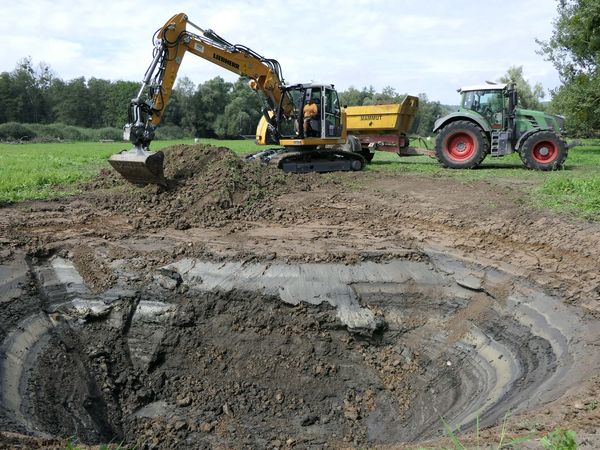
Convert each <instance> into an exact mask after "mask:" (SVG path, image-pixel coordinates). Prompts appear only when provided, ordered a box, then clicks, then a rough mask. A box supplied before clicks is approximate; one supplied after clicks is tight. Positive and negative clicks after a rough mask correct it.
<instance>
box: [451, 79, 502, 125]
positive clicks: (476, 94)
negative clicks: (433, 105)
mask: <svg viewBox="0 0 600 450" xmlns="http://www.w3.org/2000/svg"><path fill="white" fill-rule="evenodd" d="M506 86H507V85H506V84H483V85H478V86H469V87H465V88H461V89H459V90H458V92H459V93H460V94H461V104H460V109H459V111H473V112H475V113H478V114H480V115H481V116H482V117H483V118H484V119H485V121H486V122H487V123H488V124H489V126H490V127H491V128H492V129H494V130H501V129H506V128H507V125H508V124H507V120H508V111H510V109H511V108H510V107H509V91H508V90H507V89H506Z"/></svg>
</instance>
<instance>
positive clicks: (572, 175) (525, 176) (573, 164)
mask: <svg viewBox="0 0 600 450" xmlns="http://www.w3.org/2000/svg"><path fill="white" fill-rule="evenodd" d="M368 170H369V171H372V172H384V173H398V174H405V173H417V174H425V175H431V176H435V177H436V178H439V177H445V178H455V179H459V180H462V181H465V182H468V181H471V180H488V181H490V182H492V183H495V184H497V185H498V189H503V188H505V187H506V186H507V185H511V184H514V185H517V184H518V185H519V186H520V187H521V188H523V189H526V190H528V191H529V195H528V198H529V201H530V203H531V204H533V205H535V206H537V207H540V208H547V209H552V210H555V211H559V212H563V213H570V214H574V215H577V216H580V217H583V218H586V219H590V220H600V142H597V141H585V142H584V145H581V146H577V147H574V148H572V149H571V150H570V151H569V156H568V158H567V161H566V163H565V165H564V168H563V169H562V170H558V171H553V172H538V171H532V170H528V169H526V168H525V167H524V166H523V163H522V162H521V159H520V158H519V155H517V154H512V155H509V156H505V157H502V158H490V157H487V158H486V159H485V160H484V162H483V164H481V166H480V167H478V168H477V169H473V170H451V169H444V168H443V167H441V166H440V165H439V164H438V162H437V160H436V159H435V158H430V157H427V156H409V157H398V156H397V155H396V154H394V153H386V152H378V153H376V155H375V158H374V159H373V162H372V163H371V164H370V165H369V168H368Z"/></svg>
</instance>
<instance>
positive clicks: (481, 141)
mask: <svg viewBox="0 0 600 450" xmlns="http://www.w3.org/2000/svg"><path fill="white" fill-rule="evenodd" d="M489 145H490V144H489V141H488V138H487V136H486V135H485V133H484V132H483V130H482V129H481V128H480V127H479V126H478V125H476V124H474V123H473V122H468V121H466V120H458V121H456V122H452V123H449V124H448V125H446V126H445V127H444V128H442V129H441V130H440V132H439V133H438V135H437V139H436V141H435V156H436V157H437V160H438V161H439V162H440V164H442V165H443V166H444V167H449V168H451V169H472V168H474V167H477V166H478V165H479V164H481V161H483V158H485V155H487V153H488V151H489Z"/></svg>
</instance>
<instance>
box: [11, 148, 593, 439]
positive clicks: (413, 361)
mask: <svg viewBox="0 0 600 450" xmlns="http://www.w3.org/2000/svg"><path fill="white" fill-rule="evenodd" d="M165 153H166V168H167V170H166V175H167V177H168V178H169V185H168V187H167V188H158V187H156V186H147V187H144V188H138V187H134V186H131V185H128V184H126V183H125V182H124V181H123V180H121V179H120V178H118V176H116V175H115V174H114V173H112V172H105V173H102V174H101V175H100V177H99V178H98V179H97V180H95V181H93V182H91V183H88V184H87V185H86V186H85V192H84V193H82V194H81V195H78V196H77V197H72V198H68V199H61V200H56V201H46V202H39V201H36V202H25V203H21V204H17V205H9V206H4V207H2V208H1V209H0V236H1V237H0V302H1V308H0V323H1V324H2V327H1V328H0V330H1V331H0V339H1V342H2V344H1V345H2V346H1V351H2V353H1V354H0V356H1V357H2V361H1V362H2V368H1V369H0V379H1V380H2V385H1V386H0V388H1V391H2V405H1V410H0V431H2V434H0V447H1V446H2V445H4V446H5V447H6V448H14V447H16V446H18V445H22V446H24V447H29V448H31V447H35V446H38V447H40V448H44V447H48V448H52V447H53V446H56V445H58V446H59V448H60V446H61V445H63V444H62V443H64V442H65V441H63V440H62V439H66V438H68V437H70V436H78V438H79V439H80V440H81V441H82V442H84V443H87V444H98V443H106V442H121V441H123V442H125V443H127V444H129V445H137V446H138V447H136V448H181V447H182V446H183V447H186V448H187V447H190V446H191V447H190V448H213V447H219V446H221V447H223V448H244V447H246V448H248V447H250V448H322V447H323V446H325V445H327V446H330V447H360V448H364V447H373V446H391V447H403V446H410V445H430V446H434V445H438V444H440V443H443V441H439V440H436V439H442V438H443V435H444V426H443V424H441V423H439V420H437V419H438V418H439V416H436V417H435V419H436V420H435V421H429V422H428V421H423V419H422V418H423V417H428V418H431V417H433V416H434V415H435V414H436V411H438V413H439V408H442V410H443V411H444V412H445V413H447V414H448V416H449V417H450V419H452V418H454V419H456V421H457V424H458V423H463V424H467V425H468V426H467V428H468V427H469V426H470V427H471V429H472V428H473V424H474V417H472V416H470V415H469V414H466V413H465V414H462V413H461V412H460V411H463V412H464V411H470V410H471V409H469V408H470V407H468V401H467V400H464V399H467V398H468V397H469V396H471V397H470V398H472V399H476V398H479V397H478V394H477V393H476V392H475V391H473V392H472V393H471V394H469V395H467V394H468V392H467V391H468V390H463V394H461V395H462V397H461V395H459V394H457V395H458V396H454V397H452V396H447V397H444V396H443V395H442V394H440V393H439V392H438V393H437V394H436V396H432V397H427V401H424V397H423V393H424V392H429V390H431V389H434V387H435V386H438V387H440V386H443V385H444V383H446V382H447V383H448V386H449V387H451V385H452V383H451V380H455V381H456V382H457V383H458V384H459V385H461V386H468V385H469V383H471V385H472V386H483V384H481V383H479V382H478V381H473V380H475V379H484V378H485V375H484V374H483V372H485V371H486V370H488V369H487V367H488V362H489V361H488V362H486V361H484V360H483V359H482V358H480V360H477V359H472V360H471V359H469V358H470V356H469V355H470V353H469V351H468V349H467V347H468V346H469V345H470V346H471V347H472V348H478V349H482V348H486V347H485V345H483V344H482V343H488V344H489V342H493V343H497V342H500V343H502V345H506V348H507V349H508V350H506V351H505V352H504V353H502V352H500V353H498V354H494V355H495V356H494V360H495V361H500V362H495V363H494V364H491V365H489V367H493V370H492V369H490V370H491V372H490V371H488V372H486V373H493V374H494V377H496V379H497V380H498V379H501V376H500V374H502V373H504V372H503V371H502V370H503V369H499V368H501V367H503V366H502V364H501V363H502V361H503V360H504V361H506V360H508V361H517V363H515V365H514V367H517V368H516V369H515V368H514V367H513V366H511V365H510V364H512V363H510V364H508V363H507V364H508V365H507V366H506V367H508V368H507V369H506V370H507V372H506V373H510V374H515V373H517V372H518V373H521V376H520V377H512V375H511V376H508V378H506V379H505V380H504V382H492V381H489V382H486V383H487V384H485V383H484V384H485V385H486V386H488V387H489V386H498V388H497V389H499V390H494V389H496V388H489V389H490V390H489V393H491V394H490V395H491V396H492V397H493V395H496V397H497V401H494V402H492V403H493V404H492V403H489V404H488V403H485V402H484V403H483V404H482V405H483V406H484V407H485V408H486V410H485V411H483V413H482V416H481V419H482V421H485V427H486V429H485V430H482V431H481V434H482V436H483V439H487V442H489V443H493V442H494V439H497V437H498V436H499V434H500V432H499V431H498V428H494V427H500V426H501V423H500V422H501V421H502V417H503V416H504V415H505V414H506V413H508V412H511V411H514V413H513V415H512V416H511V417H510V420H509V421H508V425H507V427H508V430H509V432H510V433H512V434H513V435H530V436H532V439H535V438H536V437H539V436H541V435H542V434H544V433H546V432H548V431H551V430H553V429H555V428H557V427H559V426H560V427H562V428H571V429H574V430H575V431H576V432H577V433H578V440H579V444H580V447H581V448H597V447H598V446H600V437H599V436H598V434H597V431H598V429H599V425H600V417H599V414H600V413H599V411H600V408H598V402H599V401H600V399H599V398H598V392H600V389H599V388H600V382H599V380H598V378H597V376H596V374H597V373H598V368H599V366H600V364H599V363H598V360H597V355H596V353H597V344H596V343H597V337H598V318H599V317H600V225H598V224H597V223H589V222H585V221H582V220H579V219H576V218H571V217H566V216H561V215H556V214H551V213H548V212H544V211H540V210H536V209H533V208H532V207H530V206H527V205H529V203H528V202H527V201H526V200H527V197H528V196H529V195H531V194H530V192H531V189H530V186H529V185H528V184H527V183H526V182H520V184H510V185H509V184H506V185H504V184H503V183H502V182H501V181H494V182H488V181H485V180H481V181H468V182H465V181H460V180H457V179H454V178H449V177H448V178H447V177H436V178H434V177H429V176H427V175H415V174H398V173H396V174H382V173H381V172H379V173H374V172H369V171H366V172H359V173H338V174H326V175H316V174H305V175H301V174H284V173H282V172H279V171H278V170H277V169H274V168H272V167H264V166H261V165H259V164H255V163H242V162H241V161H240V160H239V159H238V158H237V157H236V156H235V155H233V153H232V152H230V151H229V150H227V149H222V148H220V149H216V148H211V147H206V146H176V147H172V148H170V149H166V150H165ZM189 261H196V262H198V264H200V262H207V264H208V263H210V264H213V265H214V267H215V268H214V269H212V272H211V274H216V273H217V274H218V273H223V274H224V275H223V277H222V279H221V282H220V283H221V285H220V286H219V288H211V289H206V286H207V285H208V284H209V279H208V278H207V276H206V275H201V274H200V275H199V274H195V272H194V271H193V270H187V269H186V270H187V271H186V270H183V269H182V268H184V267H188V266H187V265H186V264H189ZM396 261H400V262H401V263H402V264H407V266H406V267H407V269H406V270H407V272H406V273H407V274H408V275H406V278H405V279H402V280H396V279H394V280H393V282H391V281H389V280H387V281H386V280H383V281H381V280H380V281H377V280H374V279H373V278H371V279H365V280H362V281H360V282H355V281H353V282H351V283H349V284H348V286H350V288H351V292H352V293H353V294H352V295H355V296H356V299H357V300H356V301H357V302H358V303H357V305H358V306H359V307H360V308H362V309H361V311H364V312H365V314H367V316H368V319H369V321H370V322H369V323H370V324H373V325H372V326H371V327H366V328H364V327H363V328H360V327H353V326H352V324H351V323H350V322H349V321H345V319H344V315H343V314H341V313H340V311H341V309H340V308H341V307H340V304H338V303H336V301H334V300H333V299H332V298H333V297H332V295H333V296H334V297H335V296H336V295H340V294H339V291H335V294H331V293H330V292H329V291H325V293H321V294H319V300H318V301H316V300H315V298H316V297H313V299H312V300H311V299H305V300H302V301H300V302H298V303H296V304H294V303H293V302H289V301H285V299H286V298H288V296H289V295H290V294H289V292H288V293H286V295H283V294H281V292H279V293H278V291H277V290H276V289H275V290H271V291H268V290H267V291H261V290H260V289H258V288H256V289H244V286H245V285H246V286H248V285H249V284H248V282H247V280H246V281H244V280H242V281H239V283H241V284H239V285H238V284H235V283H238V281H235V280H234V276H233V275H231V274H228V273H225V272H222V271H224V270H227V268H228V267H230V266H228V264H239V265H240V269H239V270H237V272H234V273H242V272H243V273H249V272H252V271H253V270H255V269H254V268H255V267H257V268H258V267H260V268H261V269H260V272H261V273H262V274H263V275H264V274H269V273H272V272H270V271H273V270H274V268H277V267H284V268H289V267H293V268H297V267H303V266H302V264H309V265H311V264H313V265H314V264H320V265H323V267H325V266H326V265H327V264H330V265H331V264H334V263H335V264H339V265H340V266H339V267H350V268H358V267H362V266H361V264H367V263H368V264H382V265H386V266H385V267H391V266H390V264H392V263H394V262H396ZM411 264H413V265H414V266H411ZM417 265H418V267H421V266H422V267H426V268H428V269H427V270H429V271H430V272H431V273H432V274H433V275H432V276H434V277H438V278H439V280H441V281H439V282H438V281H436V282H435V283H433V284H432V283H429V284H428V281H427V280H428V279H429V278H428V276H427V275H420V274H421V272H419V271H418V270H417V269H414V270H417V271H416V272H415V271H413V272H410V270H409V269H408V268H409V267H417ZM211 267H212V266H211ZM311 267H312V266H311ZM336 267H337V266H336ZM378 267H379V266H378ZM244 268H245V269H244ZM242 269H244V270H246V272H244V270H242ZM256 270H257V271H258V269H256ZM294 270H296V269H294ZM300 270H301V271H302V270H304V269H300ZM336 270H337V272H336V273H341V272H342V269H339V270H338V269H336ZM352 270H354V269H352ZM382 270H383V269H382ZM419 270H421V269H419ZM253 273H254V272H253ZM194 274H195V275H194ZM194 277H195V278H194ZM438 278H436V279H438ZM331 279H333V278H331ZM252 280H254V278H252ZM328 280H329V279H328ZM253 282H254V281H253ZM244 283H246V284H244ZM307 283H309V284H310V283H312V284H310V286H311V289H312V288H314V286H315V283H317V281H315V280H313V281H311V282H307ZM318 283H321V281H318ZM234 284H235V286H234ZM309 284H307V286H308V285H309ZM322 284H323V285H325V286H327V285H329V284H330V283H329V281H327V280H325V281H323V282H322ZM227 286H229V288H227ZM290 286H291V284H289V280H288V281H286V282H285V283H284V285H282V288H285V287H290ZM390 286H395V287H394V288H393V289H391V288H390ZM398 286H400V287H401V288H399V287H398ZM199 287H203V288H202V289H200V288H199ZM315 289H316V288H315ZM288 290H289V289H288ZM308 291H309V290H307V292H308ZM290 292H291V291H290ZM319 292H320V291H319ZM282 299H283V300H284V301H282ZM546 307H547V309H546ZM371 319H372V321H371ZM509 341H510V343H509ZM488 344H486V345H488ZM492 347H493V346H491V347H490V348H492ZM517 348H522V352H518V351H517V350H515V349H517ZM460 355H462V357H464V358H466V359H464V360H461V356H460ZM510 355H512V356H510ZM478 357H479V356H478ZM473 358H475V357H473ZM461 361H462V362H461ZM473 361H479V362H477V363H475V362H473ZM581 361H587V364H580V362H581ZM447 363H449V364H447ZM470 365H471V366H473V367H474V369H473V368H471V369H469V370H467V368H468V367H470ZM566 366H569V368H566ZM510 367H513V369H511V368H510ZM434 369H435V370H434ZM478 370H479V371H480V372H481V376H480V378H477V377H470V376H467V375H465V374H470V373H476V372H477V371H478ZM519 371H520V372H519ZM567 374H568V377H567ZM436 377H441V378H436ZM467 379H471V381H469V380H467ZM488 379H489V377H488ZM436 380H438V381H439V380H445V381H444V383H442V384H439V383H438V384H437V385H436ZM478 383H479V384H478ZM486 389H488V388H486ZM434 390H435V389H434ZM448 392H453V394H452V395H454V393H455V392H457V391H448ZM511 392H512V394H511ZM534 392H535V393H536V394H535V395H534V397H535V398H533V399H532V398H531V394H532V393H534ZM537 392H546V394H544V395H542V394H540V395H538V394H537ZM492 394H493V395H492ZM432 395H433V394H432ZM496 397H494V398H496ZM431 398H437V399H438V402H439V403H435V402H433V403H431V402H430V403H431V405H434V406H435V408H438V409H436V410H435V411H434V410H431V409H427V407H426V406H424V405H425V403H427V402H429V401H430V399H431ZM461 399H463V400H461ZM473 401H475V400H473ZM419 405H421V406H419ZM452 405H456V407H455V408H454V409H453V407H452ZM465 405H466V406H465ZM419 411H420V413H421V418H420V419H417V414H416V413H417V412H419ZM461 414H462V415H461ZM413 416H414V420H415V421H416V420H421V422H419V423H420V424H421V425H422V428H419V429H423V430H425V429H428V430H429V431H428V432H419V433H415V432H412V433H411V431H410V429H411V428H410V426H408V425H407V424H410V422H409V421H410V420H413V419H411V417H413ZM448 416H445V417H448ZM390 417H400V418H404V419H401V420H400V422H394V421H393V420H391V419H390ZM402 420H404V422H402ZM415 423H416V422H415ZM469 424H470V425H469ZM413 431H414V430H413ZM432 439H433V441H432ZM465 439H466V442H468V437H467V438H465ZM57 443H58V444H57Z"/></svg>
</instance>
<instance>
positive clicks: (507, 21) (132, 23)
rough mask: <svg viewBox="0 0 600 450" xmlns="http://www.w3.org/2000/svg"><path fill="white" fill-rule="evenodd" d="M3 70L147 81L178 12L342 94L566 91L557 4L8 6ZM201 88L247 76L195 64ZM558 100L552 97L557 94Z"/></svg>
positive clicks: (289, 78)
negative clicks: (556, 53) (551, 44)
mask: <svg viewBox="0 0 600 450" xmlns="http://www.w3.org/2000/svg"><path fill="white" fill-rule="evenodd" d="M4 3H5V4H4V5H3V7H2V17H3V23H5V24H10V25H9V26H7V27H6V28H5V32H4V36H3V39H4V44H3V47H4V49H3V51H2V52H0V72H10V71H12V70H14V69H15V67H16V65H17V62H18V61H19V60H21V59H23V58H25V57H31V58H32V61H33V64H34V66H35V65H37V64H39V63H40V62H44V63H46V64H48V65H49V66H50V67H51V69H52V70H53V72H54V73H55V75H56V76H58V77H60V78H62V79H63V80H70V79H73V78H77V77H81V76H84V77H86V79H89V78H92V77H95V78H103V79H109V80H128V81H141V79H142V77H143V74H144V72H145V71H146V68H147V67H148V65H149V64H150V61H151V59H152V48H153V44H152V35H153V34H154V32H155V31H156V30H157V29H158V28H160V27H162V26H163V25H164V23H165V22H166V21H167V20H168V19H169V18H170V17H171V16H172V15H173V14H176V13H178V12H184V13H186V14H187V15H188V17H189V20H190V21H192V22H193V23H195V24H196V25H198V26H200V27H201V28H203V29H212V30H214V31H215V32H216V33H217V34H219V35H220V36H222V37H223V38H225V39H226V40H228V41H229V42H231V43H234V44H242V45H245V46H247V47H250V48H251V49H253V50H254V51H256V52H257V53H259V54H261V55H263V56H265V57H267V58H273V59H277V60H278V61H279V62H280V63H281V66H282V69H283V76H284V79H285V81H286V83H288V84H293V83H309V82H315V83H328V84H329V83H331V84H334V85H335V86H336V88H337V89H338V90H345V89H348V88H349V87H351V86H353V87H355V88H358V89H361V88H362V87H365V86H366V87H368V86H373V87H374V88H375V89H376V90H378V91H380V90H382V89H383V88H384V87H386V86H391V87H393V88H394V89H395V90H396V92H398V93H408V94H412V95H417V94H419V93H425V94H427V97H428V98H429V99H430V100H438V101H440V102H442V103H443V104H456V103H458V94H457V92H456V89H457V88H459V87H461V86H468V85H473V84H480V83H483V82H485V81H486V80H491V81H494V80H497V79H498V78H499V77H501V76H502V75H504V74H505V73H506V71H507V70H508V68H509V67H511V66H523V72H524V75H525V78H526V79H527V80H528V81H529V82H530V83H531V84H535V83H538V82H539V83H541V84H542V85H543V87H544V89H545V90H546V91H548V90H549V89H552V88H555V87H557V86H558V85H559V79H558V74H557V72H556V70H555V69H554V67H553V66H552V64H551V63H549V62H547V61H545V60H544V58H543V57H542V56H540V55H539V54H537V53H536V51H538V50H539V48H540V47H539V45H538V44H537V43H536V42H535V40H536V39H540V40H547V39H549V38H550V36H551V35H552V30H553V20H554V18H555V17H556V1H555V0H487V1H477V0H452V1H432V0H396V1H391V0H389V1H388V0H346V1H341V0H340V1H338V0H329V1H320V0H313V1H309V2H299V1H291V0H280V1H276V0H262V1H258V0H233V1H221V2H218V1H215V0H209V1H207V0H193V1H187V0H184V1H172V2H166V1H164V0H162V1H157V0H144V1H138V0H129V1H123V0H119V1H116V0H102V1H98V0H94V1H89V0H28V1H14V2H8V1H7V2H4ZM183 76H187V77H188V78H189V79H190V80H192V82H194V83H195V84H196V85H198V84H201V83H203V82H204V81H206V80H208V79H211V78H214V77H216V76H221V77H223V78H224V79H225V80H226V81H235V80H236V79H237V76H236V75H234V74H232V73H230V72H228V71H226V70H224V69H222V68H220V67H218V66H216V65H214V64H211V63H209V62H208V61H205V60H203V59H201V58H197V57H195V56H194V55H191V54H190V55H187V56H186V58H185V59H184V61H183V63H182V65H181V68H180V71H179V77H180V78H181V77H183ZM547 97H548V95H547Z"/></svg>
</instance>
